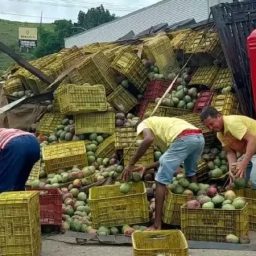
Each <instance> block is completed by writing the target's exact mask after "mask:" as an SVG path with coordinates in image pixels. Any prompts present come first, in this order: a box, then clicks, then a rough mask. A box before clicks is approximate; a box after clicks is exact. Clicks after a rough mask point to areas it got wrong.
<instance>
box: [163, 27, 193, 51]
mask: <svg viewBox="0 0 256 256" xmlns="http://www.w3.org/2000/svg"><path fill="white" fill-rule="evenodd" d="M168 36H169V37H170V38H171V45H172V47H173V49H174V50H182V51H184V50H185V47H186V44H187V40H188V39H191V38H193V37H194V36H195V32H194V31H193V30H191V29H183V30H178V31H174V32H171V33H168Z"/></svg>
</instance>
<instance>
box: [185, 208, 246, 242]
mask: <svg viewBox="0 0 256 256" xmlns="http://www.w3.org/2000/svg"><path fill="white" fill-rule="evenodd" d="M248 210H249V209H248V204H246V205H245V207H244V208H243V209H241V210H222V209H188V208H187V207H186V205H183V206H182V207H181V230H182V232H183V233H184V235H185V237H186V238H187V239H188V240H196V241H215V242H225V241H226V235H228V234H234V235H236V236H237V237H243V236H248V232H249V215H248Z"/></svg>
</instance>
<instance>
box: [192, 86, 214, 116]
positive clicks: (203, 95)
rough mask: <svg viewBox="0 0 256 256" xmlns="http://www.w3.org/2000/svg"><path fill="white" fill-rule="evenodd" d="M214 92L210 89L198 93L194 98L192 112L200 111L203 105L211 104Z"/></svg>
mask: <svg viewBox="0 0 256 256" xmlns="http://www.w3.org/2000/svg"><path fill="white" fill-rule="evenodd" d="M213 95H214V93H213V92H211V91H202V92H200V93H199V96H198V98H197V100H196V104H195V107H194V109H193V112H194V113H201V111H202V109H203V108H204V107H207V106H209V105H210V104H211V101H212V97H213Z"/></svg>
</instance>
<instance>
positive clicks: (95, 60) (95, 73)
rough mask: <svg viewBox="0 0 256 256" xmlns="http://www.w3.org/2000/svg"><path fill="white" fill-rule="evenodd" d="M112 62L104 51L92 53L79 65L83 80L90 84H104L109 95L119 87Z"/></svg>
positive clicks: (78, 69)
mask: <svg viewBox="0 0 256 256" xmlns="http://www.w3.org/2000/svg"><path fill="white" fill-rule="evenodd" d="M110 65H111V62H110V61H109V60H108V58H107V57H106V56H105V55H104V53H103V52H101V51H97V52H96V53H95V54H92V55H90V56H89V57H87V58H86V60H85V61H83V62H82V63H81V65H79V67H78V68H77V71H78V72H79V74H80V75H81V77H82V79H83V81H84V82H85V83H89V84H102V85H104V87H105V90H106V94H107V95H109V94H110V93H111V92H113V91H114V89H115V88H116V87H117V83H116V81H115V74H114V71H113V70H112V69H111V67H110Z"/></svg>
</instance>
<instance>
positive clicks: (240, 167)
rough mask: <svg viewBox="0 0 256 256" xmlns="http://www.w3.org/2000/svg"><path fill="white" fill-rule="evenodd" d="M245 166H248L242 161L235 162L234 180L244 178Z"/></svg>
mask: <svg viewBox="0 0 256 256" xmlns="http://www.w3.org/2000/svg"><path fill="white" fill-rule="evenodd" d="M247 165H248V164H247V163H246V162H245V161H244V160H242V161H240V162H237V164H236V174H235V177H236V178H243V177H244V174H245V171H246V168H247Z"/></svg>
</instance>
